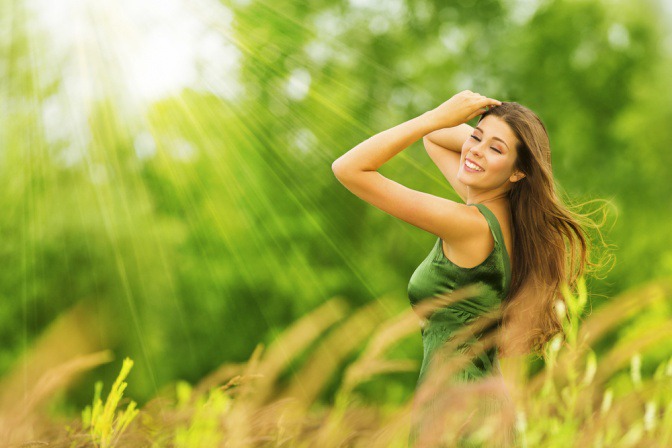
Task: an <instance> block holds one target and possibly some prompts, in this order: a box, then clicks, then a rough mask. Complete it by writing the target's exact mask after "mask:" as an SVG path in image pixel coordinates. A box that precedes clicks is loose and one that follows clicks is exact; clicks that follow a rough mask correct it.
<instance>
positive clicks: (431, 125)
mask: <svg viewBox="0 0 672 448" xmlns="http://www.w3.org/2000/svg"><path fill="white" fill-rule="evenodd" d="M418 118H419V119H421V121H422V122H423V125H424V129H425V131H426V132H425V135H427V134H429V133H430V132H434V131H436V130H437V129H441V126H439V123H438V122H437V120H436V115H435V113H434V111H433V110H428V111H427V112H425V113H423V114H422V115H420V116H419V117H418Z"/></svg>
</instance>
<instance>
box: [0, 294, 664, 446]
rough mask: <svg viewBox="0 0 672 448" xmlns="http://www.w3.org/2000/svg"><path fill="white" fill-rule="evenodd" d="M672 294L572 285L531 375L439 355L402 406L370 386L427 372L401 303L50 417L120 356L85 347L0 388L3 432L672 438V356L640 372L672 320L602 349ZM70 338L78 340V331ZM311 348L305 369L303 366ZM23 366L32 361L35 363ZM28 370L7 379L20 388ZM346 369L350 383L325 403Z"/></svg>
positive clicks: (71, 438)
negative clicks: (372, 394) (81, 380)
mask: <svg viewBox="0 0 672 448" xmlns="http://www.w3.org/2000/svg"><path fill="white" fill-rule="evenodd" d="M671 291H672V288H671V283H670V282H669V281H658V282H654V283H651V284H649V285H646V286H644V287H642V288H639V289H637V290H633V291H629V292H626V293H625V294H623V295H621V296H619V297H616V298H614V299H613V300H612V301H611V302H610V303H609V304H607V305H605V306H603V307H602V308H600V309H599V310H597V311H595V312H593V313H592V314H591V315H589V316H588V317H587V318H585V320H584V321H583V322H580V320H579V318H578V316H579V315H580V314H581V313H582V311H583V308H584V307H585V306H586V303H587V292H586V291H585V288H583V289H581V288H579V291H578V292H577V294H578V295H576V296H574V295H572V294H570V293H569V292H566V295H565V299H566V302H567V306H568V309H569V310H570V319H569V320H567V321H566V322H565V333H566V338H565V341H564V342H561V341H560V340H558V339H555V340H552V341H550V342H549V343H548V344H547V345H546V346H545V350H544V354H543V360H544V366H543V368H541V370H539V371H538V372H535V373H532V372H531V368H532V362H533V361H534V359H533V357H531V356H528V357H518V358H508V359H503V360H502V371H503V374H504V375H503V376H502V377H499V376H493V377H488V378H485V379H484V380H482V381H478V382H471V383H468V384H464V383H454V382H451V381H449V379H450V378H451V373H452V372H455V371H456V370H459V368H460V366H461V365H462V364H460V363H462V362H464V361H465V359H468V358H469V356H470V355H465V356H466V358H465V356H460V355H459V353H458V354H457V355H455V356H452V355H451V356H446V357H442V358H441V359H443V361H444V362H442V363H441V362H438V361H437V362H436V363H434V364H433V365H432V368H431V369H430V371H429V374H428V376H427V381H425V382H423V383H422V384H421V385H420V387H418V388H417V389H416V390H415V391H411V392H409V396H408V399H407V400H406V402H404V403H402V404H401V405H399V404H391V403H380V402H371V401H369V400H366V399H365V398H364V396H363V395H362V394H361V393H360V392H359V388H360V387H366V383H368V382H378V383H379V384H383V385H384V384H386V380H389V375H390V374H395V373H397V372H417V371H418V368H419V360H418V359H395V358H393V357H392V356H391V353H392V352H393V349H394V348H395V347H396V346H397V345H398V344H400V343H401V342H402V341H404V340H406V339H408V338H410V337H412V338H417V342H418V344H419V343H420V338H419V336H420V334H419V333H420V331H419V329H420V328H419V326H418V318H417V315H416V314H415V313H414V312H413V311H412V310H410V309H405V310H404V311H403V312H401V313H398V314H392V315H390V314H389V312H386V311H385V310H390V309H394V306H393V305H391V302H388V301H389V300H390V299H380V300H378V301H375V302H373V303H371V304H369V305H367V306H365V307H362V308H361V309H358V310H349V309H348V307H347V306H346V304H345V303H344V302H343V301H342V300H340V299H338V298H336V299H333V300H331V301H328V302H327V303H325V304H323V305H322V306H321V307H319V308H318V309H316V310H314V311H313V312H312V313H310V314H309V315H306V316H305V317H304V318H302V319H300V320H299V321H297V322H296V323H295V324H293V325H292V326H290V327H289V328H288V329H287V330H286V331H285V332H284V333H283V334H282V335H280V336H279V337H277V338H276V339H275V340H274V341H273V343H272V344H270V345H269V346H268V347H264V346H263V345H262V344H259V345H258V346H257V348H256V349H255V350H254V352H253V353H252V355H251V357H250V359H249V360H248V361H247V362H246V363H242V364H227V365H223V366H222V367H221V368H219V369H218V370H217V371H215V372H213V373H212V374H211V375H209V376H208V377H206V378H204V379H203V380H202V381H201V383H200V384H195V385H191V384H187V383H185V382H178V383H176V384H175V385H174V387H172V388H170V390H169V392H166V393H162V394H160V395H159V396H157V397H155V398H154V399H153V400H151V401H150V402H148V403H147V404H145V405H144V406H143V407H142V408H141V409H139V410H138V409H135V407H134V403H133V402H132V401H128V399H123V398H122V395H123V392H124V389H125V381H126V377H127V376H128V379H129V381H132V380H133V379H132V372H130V369H131V365H132V363H131V362H130V360H129V361H126V362H125V363H124V366H123V367H122V369H121V374H120V376H119V378H118V380H117V382H116V383H115V384H114V385H113V386H112V388H111V391H110V393H109V394H108V395H107V399H106V400H105V401H103V399H102V388H101V387H102V386H97V389H96V396H95V397H94V400H93V403H92V406H91V407H90V408H88V409H87V410H86V411H85V412H84V413H83V418H82V419H81V420H77V421H73V422H68V423H66V422H63V421H61V420H55V419H53V418H51V419H49V418H45V416H44V413H43V412H42V410H43V409H44V407H45V406H46V404H47V403H48V401H49V397H51V396H53V395H54V393H55V392H56V391H57V390H59V389H63V388H67V387H70V384H71V383H72V381H73V380H74V378H75V376H76V374H78V373H80V372H82V371H83V370H85V369H89V368H91V367H93V366H95V365H98V364H100V363H102V362H108V361H109V360H110V354H109V353H107V352H100V351H98V352H96V351H93V352H91V353H80V354H78V355H73V356H71V357H70V359H69V360H68V361H66V362H64V363H62V364H60V365H59V366H53V367H51V368H50V369H47V371H46V373H44V374H43V375H42V377H41V379H40V376H39V375H33V374H31V375H30V378H35V380H34V381H33V387H32V389H31V390H30V392H29V393H26V394H24V396H23V397H21V396H19V395H17V394H14V395H12V394H11V393H10V392H8V391H7V390H6V389H5V390H4V395H2V394H0V397H1V396H5V397H13V398H12V399H11V400H10V399H5V400H4V401H2V407H1V408H0V416H1V418H0V437H2V440H6V441H7V444H8V446H41V445H45V444H48V445H45V446H63V447H66V446H67V447H85V446H87V447H88V446H92V447H108V446H129V447H140V446H148V447H149V446H151V447H275V446H281V447H321V448H322V447H324V448H328V447H374V448H375V447H406V446H407V445H408V440H409V433H410V431H411V428H412V427H413V428H415V429H416V430H417V431H418V433H417V438H416V439H414V440H415V442H416V445H415V446H426V447H434V446H457V445H458V444H459V445H460V446H521V447H537V446H543V447H555V446H557V447H567V446H591V447H593V446H595V447H639V446H646V447H666V446H672V360H670V359H666V360H663V361H662V362H660V363H659V365H658V367H657V369H656V370H655V372H654V373H653V374H652V375H643V374H642V372H641V364H642V360H646V352H647V350H649V349H650V348H652V347H660V346H661V344H666V343H667V342H666V341H668V340H669V336H671V335H672V334H671V333H672V327H671V326H670V322H669V320H667V321H664V322H663V323H660V324H655V325H652V326H651V327H650V328H648V329H646V331H643V332H642V334H641V335H640V336H641V337H639V338H636V339H635V340H634V341H633V340H630V341H626V342H624V343H619V341H617V343H616V344H614V345H613V348H611V349H607V350H605V351H604V352H603V353H601V354H599V355H598V354H596V353H595V351H594V349H593V348H592V347H593V346H594V344H596V343H598V342H600V341H601V338H602V337H603V336H604V335H606V334H608V333H609V332H610V331H611V330H613V329H615V328H617V327H618V326H619V325H620V324H622V323H623V322H625V321H626V320H627V319H631V318H633V317H634V316H636V315H637V313H638V312H640V311H642V310H644V309H646V308H647V307H648V306H649V305H650V304H651V303H652V302H655V301H659V300H669V299H670V296H671V294H670V292H671ZM397 301H398V299H397ZM435 305H436V306H441V303H440V301H439V302H437V304H435ZM428 315H429V313H428ZM64 319H67V317H64ZM479 324H481V325H483V322H480V323H479ZM486 326H487V325H486ZM471 331H475V330H473V329H472V330H471ZM468 334H471V333H470V332H466V333H465V335H468ZM64 335H65V333H59V332H52V334H51V337H52V338H60V337H63V336H64ZM67 336H68V337H69V338H70V339H72V338H73V334H72V332H70V333H68V334H67ZM465 337H466V336H465ZM488 341H489V339H488V338H484V339H483V340H482V341H481V342H482V344H481V347H480V349H484V348H487V347H488V344H489V343H491V340H490V342H488ZM38 345H39V344H38ZM668 345H669V343H668ZM82 347H84V346H82ZM473 350H475V348H474V349H473ZM38 353H39V350H36V351H35V352H34V353H33V355H32V356H33V357H34V359H36V360H37V359H38V358H39V356H38ZM305 354H307V355H308V356H307V360H306V361H305V362H303V364H302V365H300V366H298V367H297V366H295V365H293V363H294V360H296V359H299V357H301V356H303V355H305ZM353 356H355V358H354V360H351V359H352V357H353ZM29 357H30V356H29ZM29 357H28V358H29ZM35 362H36V363H38V362H37V361H35ZM38 364H39V363H38ZM39 365H42V364H39ZM290 366H292V370H291V374H290V375H285V377H286V378H285V379H284V380H281V376H282V375H283V374H284V373H287V372H288V369H289V368H290ZM20 368H21V369H23V370H24V371H30V367H29V366H28V367H27V364H26V363H25V360H24V362H23V363H22V364H21V367H20ZM342 368H344V370H342V372H341V369H342ZM43 371H44V370H43ZM337 372H341V373H342V374H341V375H340V376H337ZM17 375H18V374H17V373H16V372H14V373H12V374H10V375H8V376H7V378H9V380H4V382H3V384H10V385H11V384H15V381H16V378H17ZM12 378H14V379H12ZM287 378H288V379H287ZM334 379H337V380H338V384H339V386H338V389H337V391H336V393H335V395H334V396H333V399H331V400H329V401H328V402H324V401H322V400H321V397H322V396H323V393H324V391H325V389H326V387H327V386H328V385H329V383H330V381H332V380H334ZM0 391H1V390H0ZM412 425H413V426H412Z"/></svg>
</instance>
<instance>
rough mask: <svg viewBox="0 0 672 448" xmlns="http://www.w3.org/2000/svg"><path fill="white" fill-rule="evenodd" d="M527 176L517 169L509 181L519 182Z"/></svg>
mask: <svg viewBox="0 0 672 448" xmlns="http://www.w3.org/2000/svg"><path fill="white" fill-rule="evenodd" d="M523 177H525V173H521V172H520V171H515V172H514V173H513V174H512V175H511V177H509V181H511V182H518V181H519V180H520V179H522V178H523Z"/></svg>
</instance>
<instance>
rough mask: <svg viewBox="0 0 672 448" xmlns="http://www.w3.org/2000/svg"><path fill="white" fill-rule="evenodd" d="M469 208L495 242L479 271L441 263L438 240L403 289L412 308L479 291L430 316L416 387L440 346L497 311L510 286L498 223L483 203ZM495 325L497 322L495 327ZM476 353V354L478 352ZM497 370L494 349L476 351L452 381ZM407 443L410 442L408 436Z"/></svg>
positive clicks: (475, 337) (474, 340) (443, 259)
mask: <svg viewBox="0 0 672 448" xmlns="http://www.w3.org/2000/svg"><path fill="white" fill-rule="evenodd" d="M469 205H473V206H476V207H477V208H478V210H479V211H480V212H481V214H482V215H483V216H484V217H485V219H486V221H487V222H488V226H489V227H490V231H491V233H492V235H493V237H494V241H495V243H494V248H493V250H492V252H491V253H490V254H489V255H488V257H487V258H486V259H485V260H484V261H483V262H482V263H481V264H479V265H478V266H475V267H471V268H464V267H460V266H457V265H456V264H454V263H453V262H451V261H450V260H448V259H447V258H446V256H445V254H444V253H443V247H442V241H441V238H439V239H437V241H436V244H434V247H433V248H432V250H431V252H430V253H429V255H428V256H427V258H425V260H423V261H422V263H421V264H420V265H419V266H418V267H417V269H416V270H415V272H414V273H413V275H412V276H411V279H410V281H409V284H408V297H409V300H410V302H411V306H412V307H413V308H414V309H416V307H417V306H418V304H419V303H420V302H421V301H423V299H427V298H433V297H436V296H437V295H440V296H443V297H447V298H448V299H449V300H450V293H452V292H453V291H457V290H460V289H461V288H464V287H468V286H471V287H472V288H476V291H478V292H477V293H474V292H472V294H471V295H469V294H467V295H466V296H465V297H462V298H461V299H460V300H454V301H451V302H450V303H449V304H447V305H442V306H441V307H440V308H437V309H436V310H434V311H433V313H432V314H431V315H430V316H429V318H428V320H427V321H426V323H425V325H424V327H423V328H422V330H421V334H422V344H423V352H424V353H423V360H422V365H421V367H420V374H419V377H418V383H417V385H418V386H419V385H420V384H421V383H422V382H423V380H424V379H425V375H426V374H427V372H428V370H429V366H430V362H431V360H432V358H433V357H434V356H435V355H438V354H439V352H440V351H441V348H442V346H444V344H445V343H446V342H449V341H451V339H452V338H453V336H455V334H456V333H457V332H459V330H460V329H462V328H464V327H465V326H466V325H467V324H469V323H471V322H473V321H475V320H476V319H477V318H478V317H480V316H483V315H484V314H486V313H489V312H492V311H497V310H499V309H500V306H501V303H502V300H503V299H504V298H505V297H506V295H507V294H508V291H509V287H510V284H511V266H510V260H509V255H508V253H507V251H506V246H505V245H504V236H503V234H502V229H501V227H500V225H499V222H498V221H497V218H496V217H495V215H494V214H493V213H492V212H491V211H490V209H488V208H487V207H486V206H485V205H483V204H469ZM498 324H499V321H497V323H496V324H495V325H498ZM489 329H491V328H486V329H484V331H483V332H481V333H477V332H474V333H473V334H472V337H471V339H470V340H471V341H472V342H471V343H472V344H473V343H477V341H478V338H479V336H481V335H482V334H484V333H485V330H489ZM468 346H469V345H468V344H462V345H457V349H458V350H459V351H462V349H466V348H468ZM444 352H445V348H444ZM475 352H477V353H478V352H479V350H475ZM441 354H442V355H443V353H441ZM498 371H499V368H498V362H497V349H496V347H491V348H489V349H486V350H484V351H481V352H480V353H479V354H478V356H477V357H475V358H473V359H472V360H471V361H470V362H468V363H467V364H466V366H464V368H462V367H461V370H460V371H458V372H457V373H455V374H454V376H453V377H452V378H453V379H455V380H456V381H466V382H469V381H473V380H476V379H478V378H482V377H484V376H486V375H488V374H498ZM430 407H431V406H430ZM411 440H413V434H412V437H411Z"/></svg>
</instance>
